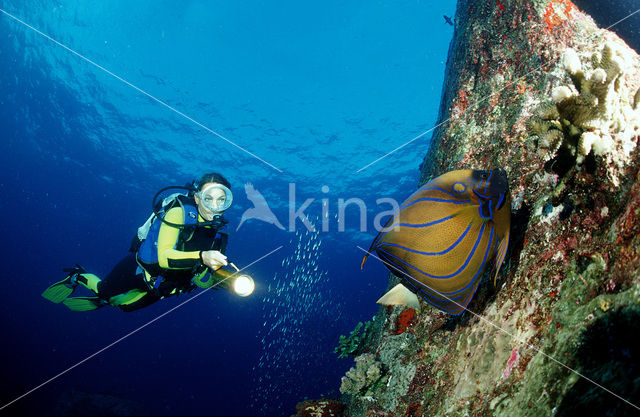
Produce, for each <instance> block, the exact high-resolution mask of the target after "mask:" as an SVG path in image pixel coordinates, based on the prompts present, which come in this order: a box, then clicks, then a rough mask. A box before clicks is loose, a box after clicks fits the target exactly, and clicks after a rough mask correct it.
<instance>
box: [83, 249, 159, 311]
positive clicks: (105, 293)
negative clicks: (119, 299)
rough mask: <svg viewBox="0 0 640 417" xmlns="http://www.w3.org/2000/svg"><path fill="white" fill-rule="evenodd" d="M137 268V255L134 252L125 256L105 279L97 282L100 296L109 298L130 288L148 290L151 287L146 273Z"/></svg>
mask: <svg viewBox="0 0 640 417" xmlns="http://www.w3.org/2000/svg"><path fill="white" fill-rule="evenodd" d="M137 269H138V263H137V262H136V255H135V254H133V253H132V254H129V255H127V256H125V257H124V258H123V259H122V260H121V261H120V262H118V264H117V265H116V266H114V267H113V269H112V270H111V272H109V274H108V275H107V276H106V277H105V278H104V279H103V280H101V281H99V282H98V283H97V286H96V289H97V294H98V296H99V297H100V298H102V299H105V300H108V299H110V298H111V297H114V296H116V295H119V294H124V293H126V292H128V291H130V290H140V291H148V289H149V287H148V286H147V283H146V281H145V279H144V274H139V273H138V272H137Z"/></svg>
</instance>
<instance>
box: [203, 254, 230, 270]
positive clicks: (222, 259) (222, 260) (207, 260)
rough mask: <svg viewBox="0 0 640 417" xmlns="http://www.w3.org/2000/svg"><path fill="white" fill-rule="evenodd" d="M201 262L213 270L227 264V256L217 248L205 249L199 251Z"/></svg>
mask: <svg viewBox="0 0 640 417" xmlns="http://www.w3.org/2000/svg"><path fill="white" fill-rule="evenodd" d="M200 259H202V263H203V264H205V265H206V266H208V267H209V268H211V269H213V270H214V271H215V270H216V269H218V268H220V267H221V266H225V265H226V264H227V257H226V256H224V255H223V254H222V252H219V251H217V250H207V251H202V252H200Z"/></svg>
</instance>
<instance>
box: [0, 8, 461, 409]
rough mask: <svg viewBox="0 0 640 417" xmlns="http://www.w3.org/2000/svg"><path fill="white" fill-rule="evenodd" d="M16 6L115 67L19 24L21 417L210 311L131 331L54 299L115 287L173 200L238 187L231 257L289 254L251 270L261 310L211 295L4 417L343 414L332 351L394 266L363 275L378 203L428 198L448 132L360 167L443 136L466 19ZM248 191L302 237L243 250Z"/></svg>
mask: <svg viewBox="0 0 640 417" xmlns="http://www.w3.org/2000/svg"><path fill="white" fill-rule="evenodd" d="M0 8H1V9H2V10H4V11H5V12H7V13H10V14H11V15H13V16H14V17H15V18H17V19H20V20H22V21H23V22H24V23H25V24H28V25H31V26H32V27H33V28H35V29H37V30H39V31H41V32H43V33H44V34H46V35H48V36H50V37H51V38H53V39H55V40H56V41H58V42H60V43H61V44H64V45H65V46H67V47H68V48H70V49H71V50H73V51H75V52H76V53H77V54H80V55H82V56H84V57H86V58H87V59H89V60H91V61H92V62H93V63H95V64H97V65H100V66H101V67H102V69H100V68H97V67H96V66H95V65H92V64H91V63H89V62H87V61H86V60H84V59H82V58H80V57H79V56H78V55H75V54H74V53H72V52H71V51H69V50H67V49H65V48H63V47H62V46H60V45H58V44H56V43H54V42H53V41H52V40H50V39H47V38H46V37H45V36H43V35H42V34H39V33H37V32H35V31H34V30H33V29H30V28H28V27H26V26H25V24H22V23H20V22H18V21H16V20H15V19H13V18H11V17H9V16H7V15H6V14H4V13H0V135H1V141H0V170H1V173H2V175H1V177H0V192H1V193H2V194H1V195H2V196H3V198H2V199H1V200H0V217H1V218H2V219H3V221H2V223H1V224H2V230H3V231H4V232H3V233H4V239H3V243H2V260H3V263H4V267H3V268H2V270H1V272H0V274H1V275H2V276H1V279H2V282H3V283H4V286H3V291H1V292H0V301H1V302H0V317H1V320H2V322H1V324H0V325H1V328H2V331H3V352H4V360H3V361H0V363H1V365H0V367H1V369H0V372H1V375H2V377H3V381H2V383H1V385H2V386H3V387H5V388H3V390H2V394H1V400H2V404H6V403H7V402H9V401H11V400H13V399H15V398H17V397H18V396H20V395H21V394H23V393H25V392H27V391H30V390H31V389H33V388H35V387H37V386H39V385H40V384H42V383H44V382H46V381H48V380H49V379H50V378H53V377H56V376H57V375H59V374H60V373H61V372H63V371H65V370H67V369H68V368H69V367H71V366H73V365H75V364H76V363H78V362H79V361H81V360H83V359H85V358H87V357H90V356H91V355H93V354H94V353H96V352H98V351H100V350H101V349H103V348H105V347H107V346H109V345H110V344H112V343H113V342H115V341H117V340H119V339H121V338H122V337H124V336H127V335H129V334H130V333H131V332H133V331H135V330H136V329H140V326H143V325H145V324H146V323H149V322H150V321H151V320H154V319H156V318H157V317H158V316H160V315H161V314H163V313H165V312H167V311H169V310H171V309H172V308H174V307H176V306H178V305H180V303H182V302H184V301H185V300H188V299H189V298H190V297H192V296H194V295H196V294H199V293H201V292H202V291H200V292H194V293H191V294H184V295H181V296H180V297H177V298H172V299H166V300H163V301H161V302H158V303H156V304H154V305H152V306H150V307H148V308H146V309H143V310H140V311H137V312H133V313H123V312H121V311H119V310H117V309H114V308H103V309H101V310H98V311H93V312H86V313H78V312H71V311H69V310H67V309H66V308H65V307H63V306H61V305H54V304H52V303H49V302H48V301H46V300H44V299H43V298H41V297H40V293H41V292H42V291H43V290H44V288H46V287H47V286H48V285H49V284H51V283H53V282H55V281H58V280H60V279H61V278H63V277H64V274H63V273H62V270H61V269H62V268H63V267H68V266H71V265H73V264H75V263H80V264H81V265H83V266H84V267H85V268H87V269H88V270H90V271H92V272H94V273H96V274H98V275H99V276H104V275H105V274H107V273H108V272H109V271H110V268H111V267H112V266H113V265H114V264H115V263H116V262H117V261H118V260H119V259H120V258H121V257H123V256H124V255H125V254H126V253H127V249H128V246H129V243H130V240H131V237H132V236H133V234H134V233H135V230H136V228H137V227H138V226H139V225H140V224H141V223H143V222H144V220H146V218H147V216H148V215H149V213H150V206H151V198H152V197H153V194H154V193H155V191H156V190H157V189H159V188H161V187H163V186H165V185H171V184H177V185H182V184H184V183H186V182H188V181H191V180H192V179H194V178H195V177H198V176H200V175H201V174H202V173H204V172H209V171H219V172H221V173H223V174H224V175H225V176H226V177H227V178H228V179H229V180H230V181H231V183H232V190H233V192H234V197H235V201H234V205H233V206H232V208H231V209H229V211H228V215H227V217H228V218H229V219H230V220H231V224H230V227H231V228H232V231H234V233H232V235H231V237H230V243H229V248H228V252H227V254H228V256H229V258H230V259H231V260H233V261H234V262H235V263H236V264H237V265H239V266H246V265H249V264H251V263H252V262H254V261H255V260H257V259H259V258H261V257H262V256H263V255H265V254H267V253H269V252H271V251H273V250H274V249H277V248H279V247H281V248H280V249H279V250H277V251H275V252H274V253H272V254H271V255H269V256H268V257H266V258H264V259H262V260H261V261H259V262H257V263H255V264H254V265H252V266H250V267H249V268H248V271H249V272H250V273H251V275H252V276H253V277H254V278H255V280H256V282H257V288H256V291H255V292H254V294H253V295H251V296H250V297H248V298H240V297H237V296H235V295H233V294H231V293H228V292H226V291H207V292H205V293H203V294H202V295H200V296H198V297H197V298H195V299H193V300H191V301H190V302H188V303H186V304H184V305H182V306H180V307H179V308H177V309H175V310H174V311H172V312H171V313H169V314H167V315H166V316H163V317H162V318H160V319H158V320H157V321H154V322H152V323H151V324H149V325H147V326H146V327H143V328H141V329H140V330H139V331H137V332H135V333H133V334H131V335H129V336H127V337H126V338H124V339H123V340H120V341H119V342H118V343H117V344H115V345H113V346H111V347H109V348H108V349H106V350H104V351H102V352H100V353H99V354H97V355H95V356H93V357H91V358H90V359H89V360H87V361H85V362H83V363H81V364H80V365H78V366H77V367H75V368H73V369H71V370H69V371H68V372H66V373H64V374H63V375H61V376H59V377H57V378H56V379H54V380H52V381H50V382H48V383H47V384H45V385H43V386H42V387H40V388H39V389H37V390H36V391H34V392H32V393H31V394H29V395H28V396H26V397H24V398H22V399H20V400H19V401H17V402H16V403H14V404H12V405H11V406H9V407H7V408H6V409H5V410H3V411H4V412H7V413H9V414H14V413H28V414H52V413H53V412H54V409H55V407H56V404H58V405H59V403H60V397H61V396H62V395H64V394H65V393H68V392H69V391H70V390H77V391H82V392H85V393H88V394H108V395H112V396H115V397H118V398H122V399H126V400H132V401H135V402H137V403H139V404H140V405H141V406H142V407H144V409H145V410H147V412H148V413H151V414H156V415H199V414H208V415H290V414H293V413H294V412H295V404H296V402H298V401H302V400H303V399H305V398H317V397H320V396H331V395H334V396H335V395H339V391H338V388H339V385H340V377H341V376H342V375H344V373H345V371H346V370H348V369H349V367H351V366H352V361H351V360H350V359H338V358H337V355H335V354H334V353H333V349H334V347H335V346H336V345H337V340H338V337H339V335H340V334H348V333H349V331H351V330H352V329H353V328H354V327H355V325H356V324H357V323H358V321H364V320H367V319H370V318H371V316H372V315H373V314H374V313H375V311H376V309H377V305H376V304H375V301H376V299H377V298H378V297H379V296H380V295H381V294H382V293H383V292H384V291H385V289H386V285H387V276H388V274H387V271H386V269H385V268H384V267H383V266H382V265H380V264H379V263H378V262H375V260H370V261H368V262H367V265H366V268H365V271H360V261H361V259H362V255H363V253H362V251H361V250H360V249H358V246H361V247H364V248H365V249H366V248H368V245H369V244H370V242H371V240H372V239H373V237H374V236H375V234H376V232H375V230H374V228H373V225H374V217H375V216H376V215H377V214H378V213H380V212H382V211H384V210H388V209H389V206H388V205H385V204H376V199H379V198H385V197H388V198H394V199H397V200H402V199H403V198H404V197H406V196H407V195H409V194H410V193H411V192H412V191H413V190H414V189H415V187H416V185H417V179H418V166H419V164H420V162H421V160H422V157H423V155H424V154H425V152H426V150H427V148H428V145H429V138H430V136H431V134H430V133H428V134H426V135H424V136H422V137H420V138H419V139H417V140H415V141H413V142H411V143H410V144H409V145H407V146H406V147H404V148H402V149H401V150H399V151H398V152H395V153H393V154H392V155H390V156H388V157H386V158H384V159H382V160H380V161H379V162H376V163H375V164H373V165H370V166H368V167H367V168H366V169H362V170H361V168H363V167H365V166H367V165H368V164H370V163H371V162H373V161H375V160H376V159H378V158H380V157H381V156H383V155H385V154H386V153H388V152H390V151H392V150H394V149H395V148H397V147H398V146H401V145H403V144H404V143H406V142H407V141H409V140H411V139H412V138H415V137H416V136H418V135H420V134H422V133H423V132H425V131H427V130H428V129H430V128H431V127H432V126H433V125H434V124H435V118H436V114H437V111H438V105H439V102H440V94H441V89H442V85H443V76H444V66H445V61H446V54H447V49H448V46H449V41H450V39H451V36H452V34H453V28H452V27H451V26H449V25H447V24H445V22H444V19H443V17H442V15H443V14H447V15H449V16H453V14H454V11H455V1H453V0H448V1H445V2H429V1H419V0H412V1H400V2H398V1H376V2H371V1H347V2H344V1H328V2H316V3H310V2H297V1H284V2H260V1H245V2H221V1H215V2H214V1H211V2H198V1H184V2H168V1H160V2H158V1H149V0H147V1H135V2H130V1H109V2H86V1H77V0H76V1H50V0H39V1H35V0H29V1H27V0H20V1H18V0H13V1H6V0H3V1H2V2H0ZM106 71H110V72H112V73H113V74H115V75H117V76H118V77H121V78H122V80H119V79H117V78H115V77H114V76H113V75H110V74H108V73H107V72H106ZM123 80H126V81H127V82H128V83H130V84H133V85H135V86H136V87H138V88H140V89H142V90H144V91H145V92H147V93H148V94H150V95H152V96H153V97H155V98H156V99H158V100H160V101H162V102H164V103H165V104H166V105H168V106H171V107H173V108H174V109H175V110H177V111H179V112H181V113H183V115H186V116H188V117H190V118H191V119H193V121H191V120H188V119H186V118H185V117H183V116H182V115H180V114H178V113H176V112H175V111H172V110H171V109H169V108H167V107H166V106H164V105H163V104H161V103H159V102H158V101H156V100H154V99H152V98H150V97H148V96H146V95H144V94H142V93H141V92H140V91H137V90H136V89H134V88H133V87H131V86H130V85H127V84H126V83H125V82H124V81H123ZM194 121H197V122H198V123H200V124H202V125H204V126H206V127H207V128H208V129H211V130H213V131H215V132H216V133H218V134H220V135H222V136H224V137H225V138H227V139H228V140H229V141H231V142H233V143H235V144H237V145H238V146H240V147H242V148H244V149H246V150H247V151H249V152H251V153H253V154H255V155H256V156H257V157H259V158H261V159H262V160H263V161H264V162H263V161H261V160H259V159H256V158H255V157H253V156H251V155H249V154H248V153H246V152H244V151H242V150H241V149H239V148H238V147H236V146H234V145H232V144H231V143H229V142H227V141H225V140H223V139H221V138H220V137H218V136H216V135H215V134H213V133H211V132H210V131H208V130H206V129H204V128H203V127H201V126H198V125H197V124H196V123H194ZM274 167H275V168H274ZM245 183H252V184H253V185H254V186H255V188H257V189H258V190H259V191H260V192H261V193H262V194H263V195H264V196H265V198H266V200H267V202H268V203H269V206H270V207H271V209H272V210H273V211H274V213H275V215H276V216H277V218H278V219H279V220H280V222H281V223H282V224H283V225H284V226H285V228H286V229H287V230H280V229H278V228H276V227H275V226H274V225H271V224H267V223H263V222H260V221H258V220H255V219H254V220H249V221H247V222H245V223H244V224H243V225H242V227H241V228H240V229H239V230H238V231H237V232H236V231H235V229H236V227H237V225H238V224H239V222H240V217H241V216H242V213H243V212H244V211H245V210H246V209H248V208H250V207H252V205H251V203H250V202H249V201H248V200H247V198H246V196H245V192H244V184H245ZM292 184H293V185H292ZM323 186H326V187H328V189H327V188H326V187H325V188H324V189H323ZM291 187H295V194H296V209H297V208H299V207H300V206H301V205H302V204H303V203H304V201H305V200H306V199H314V201H313V202H312V203H310V205H309V207H308V209H307V210H306V211H305V214H307V215H308V217H309V218H310V219H311V220H312V221H313V222H314V224H315V225H316V231H315V232H310V231H308V230H307V229H306V228H305V226H304V225H303V224H302V222H301V221H300V220H299V219H298V220H296V222H294V223H293V224H290V221H289V217H290V215H289V214H290V213H289V208H290V203H289V194H290V188H291ZM341 198H342V199H345V200H346V199H349V198H360V199H362V201H363V203H364V204H366V208H367V215H368V216H367V219H366V223H365V226H366V227H365V230H362V231H361V230H360V222H359V212H358V209H357V207H356V206H349V208H348V209H347V211H346V213H347V214H346V218H345V219H344V223H343V224H344V226H345V230H344V231H340V230H339V227H338V226H339V224H338V218H339V217H340V216H339V212H338V200H339V199H341ZM323 199H324V200H325V205H324V206H323V201H322V200H323ZM323 207H324V210H325V211H324V212H323ZM323 219H326V220H325V221H326V223H325V228H324V229H325V230H323V227H322V224H323V223H322V222H323ZM293 229H295V230H293ZM326 229H328V230H326Z"/></svg>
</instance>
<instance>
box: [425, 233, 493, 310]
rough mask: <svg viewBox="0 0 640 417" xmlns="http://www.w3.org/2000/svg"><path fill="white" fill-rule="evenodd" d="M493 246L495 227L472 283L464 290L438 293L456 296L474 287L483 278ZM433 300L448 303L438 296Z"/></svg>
mask: <svg viewBox="0 0 640 417" xmlns="http://www.w3.org/2000/svg"><path fill="white" fill-rule="evenodd" d="M492 246H493V226H492V227H491V236H489V242H488V243H487V249H486V250H485V252H484V258H483V259H482V263H481V264H480V268H479V269H478V270H477V271H476V273H475V275H474V276H473V278H471V281H469V283H468V284H467V285H466V286H465V287H464V288H461V289H459V290H456V291H452V292H442V291H438V292H439V293H440V294H442V295H454V294H457V293H459V292H462V291H465V290H466V289H467V288H469V287H470V286H472V285H473V284H474V283H475V282H476V280H477V279H478V278H480V277H482V272H483V271H484V268H485V265H486V263H487V255H488V254H489V252H490V251H491V248H492ZM423 285H424V284H423ZM424 286H425V287H426V285H424ZM432 298H434V299H436V300H442V301H447V300H446V298H438V297H436V296H432ZM448 298H451V299H454V298H452V297H448Z"/></svg>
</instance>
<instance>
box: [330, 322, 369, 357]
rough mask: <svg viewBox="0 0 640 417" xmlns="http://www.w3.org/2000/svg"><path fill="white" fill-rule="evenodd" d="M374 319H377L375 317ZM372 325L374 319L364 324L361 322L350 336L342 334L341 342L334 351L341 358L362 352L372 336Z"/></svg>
mask: <svg viewBox="0 0 640 417" xmlns="http://www.w3.org/2000/svg"><path fill="white" fill-rule="evenodd" d="M373 320H375V317H374V319H373ZM372 326H373V321H367V322H365V323H364V324H363V323H362V322H359V323H358V324H357V325H356V328H355V329H353V330H352V331H351V333H350V334H349V336H344V335H340V340H339V342H338V343H339V344H338V346H337V347H336V348H335V349H334V352H335V353H337V354H338V357H339V358H346V357H347V356H348V355H353V356H356V355H358V354H359V353H362V352H363V348H364V347H365V346H366V342H367V340H368V339H369V338H370V337H371V328H372Z"/></svg>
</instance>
